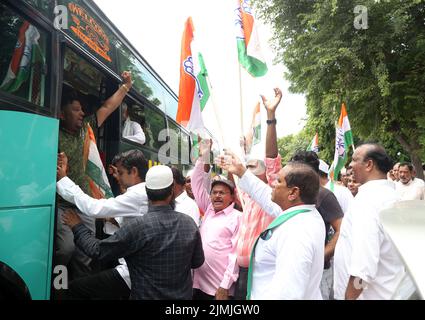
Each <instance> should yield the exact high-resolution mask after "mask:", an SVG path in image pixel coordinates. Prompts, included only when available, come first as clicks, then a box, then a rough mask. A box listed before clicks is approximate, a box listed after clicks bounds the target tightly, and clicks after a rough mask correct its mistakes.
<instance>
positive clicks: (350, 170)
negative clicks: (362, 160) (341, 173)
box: [346, 166, 353, 183]
mask: <svg viewBox="0 0 425 320" xmlns="http://www.w3.org/2000/svg"><path fill="white" fill-rule="evenodd" d="M346 173H347V179H348V178H349V177H350V176H351V175H352V174H353V168H351V167H350V166H348V168H347V171H346ZM347 183H348V182H347Z"/></svg>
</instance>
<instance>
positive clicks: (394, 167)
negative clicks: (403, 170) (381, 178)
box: [393, 162, 400, 181]
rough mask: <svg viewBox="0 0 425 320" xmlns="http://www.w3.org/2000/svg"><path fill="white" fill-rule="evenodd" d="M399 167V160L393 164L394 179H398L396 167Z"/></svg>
mask: <svg viewBox="0 0 425 320" xmlns="http://www.w3.org/2000/svg"><path fill="white" fill-rule="evenodd" d="M399 167H400V162H397V163H396V164H395V165H394V166H393V175H394V178H395V180H396V181H399V180H400V177H399V175H398V169H399Z"/></svg>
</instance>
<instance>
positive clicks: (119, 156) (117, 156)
mask: <svg viewBox="0 0 425 320" xmlns="http://www.w3.org/2000/svg"><path fill="white" fill-rule="evenodd" d="M121 159H122V155H121V153H119V154H117V155H115V157H113V158H112V161H111V164H112V165H113V166H116V165H117V163H118V162H120V161H121Z"/></svg>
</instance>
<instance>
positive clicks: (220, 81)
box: [95, 0, 306, 150]
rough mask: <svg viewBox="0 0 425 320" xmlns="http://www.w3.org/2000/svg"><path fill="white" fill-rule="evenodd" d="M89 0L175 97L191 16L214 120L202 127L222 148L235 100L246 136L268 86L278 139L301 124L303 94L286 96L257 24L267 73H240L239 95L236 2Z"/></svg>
mask: <svg viewBox="0 0 425 320" xmlns="http://www.w3.org/2000/svg"><path fill="white" fill-rule="evenodd" d="M95 2H96V4H97V5H98V6H99V7H100V8H101V9H102V11H103V12H104V13H105V14H106V15H107V16H108V17H109V19H110V20H111V21H112V22H113V23H114V24H115V25H116V26H117V27H118V29H119V30H120V31H121V32H122V33H123V34H124V35H125V36H126V37H127V39H128V40H129V41H130V42H131V43H132V44H133V46H134V47H135V48H136V49H137V50H138V51H139V53H140V54H141V55H142V56H143V57H144V58H145V59H146V60H147V61H148V62H149V64H150V65H151V66H152V67H153V68H154V69H155V70H156V72H157V73H158V74H159V75H160V76H161V78H163V79H164V80H165V82H167V84H168V85H169V86H170V87H171V89H172V90H173V91H174V92H175V93H176V94H177V95H178V91H179V78H180V74H179V63H180V50H181V38H182V34H183V27H184V23H185V21H186V19H187V17H188V16H191V17H192V19H193V24H194V28H195V39H196V41H197V46H198V48H199V50H200V51H201V52H202V54H203V56H204V60H205V64H206V67H207V69H208V73H209V77H210V82H211V85H212V87H213V90H212V95H213V101H214V107H215V110H217V112H216V114H217V117H216V118H215V119H214V117H208V119H205V118H204V123H205V126H206V127H207V128H208V129H210V131H212V132H213V133H214V134H215V135H217V136H220V137H223V139H224V140H225V142H224V144H225V145H224V146H223V147H229V148H236V146H237V145H238V144H239V137H240V136H241V125H240V122H241V121H240V120H239V119H241V112H240V105H241V103H240V100H241V97H242V101H243V102H242V106H243V119H244V120H243V126H244V132H245V133H246V132H247V131H248V130H249V125H250V122H251V118H252V111H253V108H254V106H255V104H256V101H257V100H258V99H259V94H263V95H265V96H266V97H270V98H273V95H274V93H273V88H274V87H279V88H281V89H282V91H283V99H282V102H281V103H280V105H279V107H278V110H277V114H276V119H277V135H278V137H283V136H286V135H288V134H293V133H297V132H298V131H300V130H301V129H302V127H303V126H304V122H305V120H303V119H305V117H306V108H305V98H304V96H303V95H295V94H290V93H289V92H288V87H289V83H288V81H286V80H285V79H284V75H283V74H284V70H285V68H284V66H283V65H273V63H272V61H273V59H274V54H273V52H272V50H271V49H270V45H269V39H270V37H271V31H270V28H269V27H268V26H266V25H263V24H261V22H260V21H258V20H257V21H258V22H259V25H258V32H259V36H260V42H261V47H262V51H263V55H264V57H265V59H266V62H267V65H268V68H269V71H268V73H267V74H266V76H264V77H261V78H257V79H255V80H249V79H248V78H249V77H247V76H244V71H242V93H241V91H240V89H239V88H240V87H241V85H240V81H239V79H240V77H239V64H238V61H237V51H236V40H235V28H234V13H233V10H234V8H235V3H236V1H232V0H216V1H206V0H179V1H173V0H166V1H152V0H149V1H147V0H138V1H135V0H120V1H115V0H95ZM261 116H262V122H263V124H262V136H263V137H264V138H263V140H265V132H266V124H265V120H266V116H265V113H264V108H263V107H262V115H261ZM218 123H220V126H218ZM220 127H221V128H222V130H220ZM217 131H218V132H217ZM220 131H221V132H220ZM219 140H220V141H221V139H219ZM263 150H264V149H263Z"/></svg>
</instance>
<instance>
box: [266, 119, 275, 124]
mask: <svg viewBox="0 0 425 320" xmlns="http://www.w3.org/2000/svg"><path fill="white" fill-rule="evenodd" d="M266 122H267V124H273V123H274V124H276V119H273V120H267V121H266Z"/></svg>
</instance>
